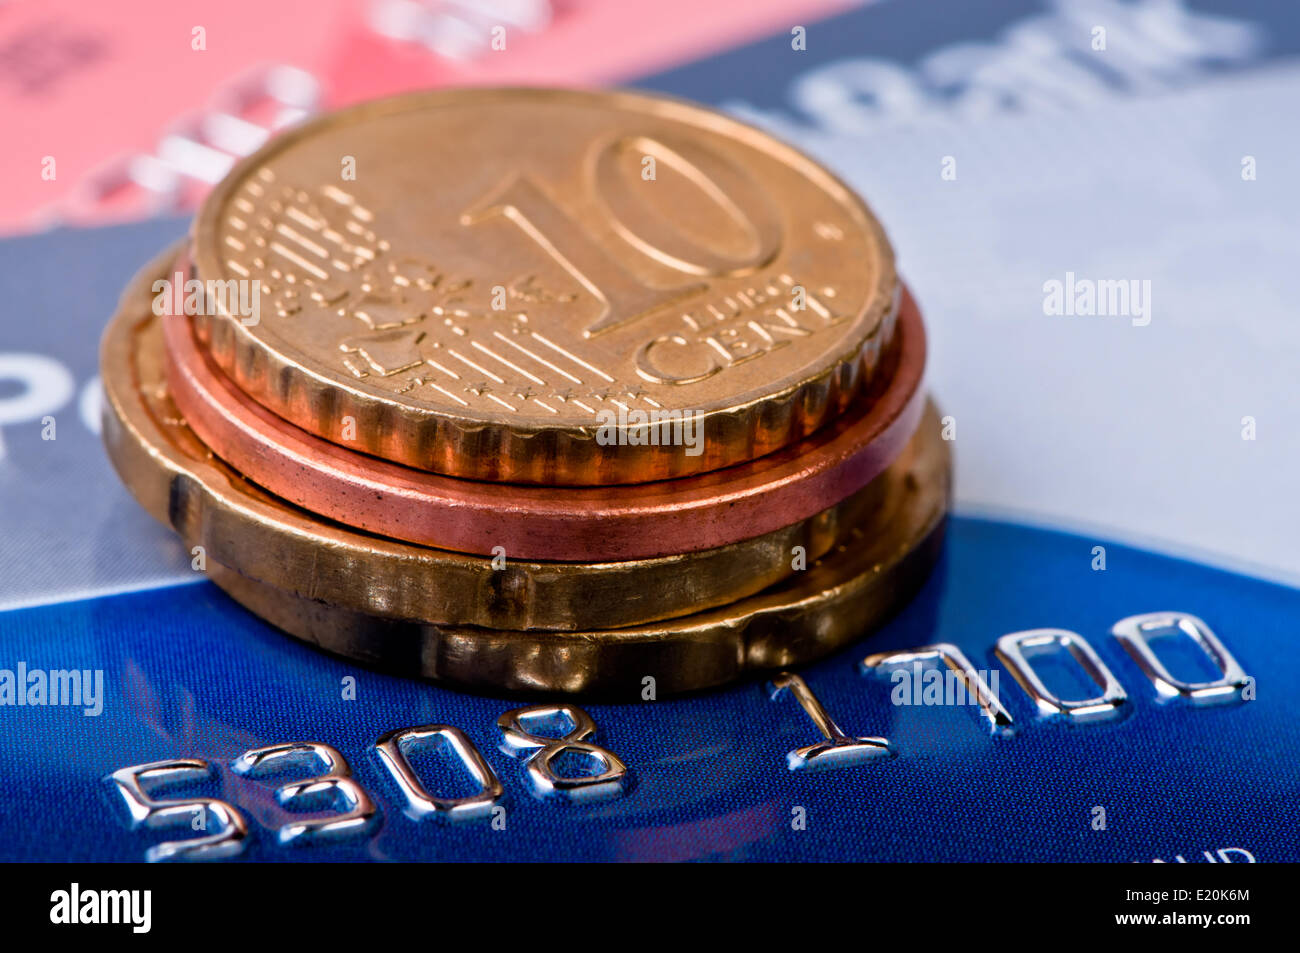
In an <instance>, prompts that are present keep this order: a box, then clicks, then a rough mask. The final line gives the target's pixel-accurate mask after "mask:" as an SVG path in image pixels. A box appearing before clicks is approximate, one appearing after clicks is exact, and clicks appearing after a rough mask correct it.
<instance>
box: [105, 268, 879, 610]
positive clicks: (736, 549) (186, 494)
mask: <svg viewBox="0 0 1300 953" xmlns="http://www.w3.org/2000/svg"><path fill="white" fill-rule="evenodd" d="M170 254H172V253H171V252H167V253H164V254H163V255H161V256H160V257H159V258H158V259H157V260H156V261H154V262H153V263H151V264H150V265H148V266H146V267H145V268H144V269H143V270H141V272H140V273H139V274H138V275H137V276H136V277H135V279H134V280H133V281H132V283H131V284H130V286H129V287H128V288H127V290H126V292H125V293H124V295H123V297H122V301H121V304H120V306H119V310H118V313H117V315H116V316H115V317H114V319H113V321H112V323H111V324H110V326H109V328H108V330H107V331H106V333H105V337H104V344H103V350H102V355H101V360H102V375H103V380H104V389H105V392H106V394H107V401H106V407H105V421H104V439H105V442H106V444H107V446H108V450H109V455H110V457H111V458H112V460H113V463H114V465H115V466H116V467H117V470H118V472H119V473H120V474H121V476H122V479H123V481H124V482H125V483H126V484H127V486H128V487H129V488H130V489H131V492H132V493H133V494H134V495H135V496H136V498H137V499H138V500H139V501H140V502H141V504H142V505H143V506H144V507H145V509H146V510H148V511H149V512H150V513H151V514H152V515H153V516H154V517H155V518H157V519H158V520H159V521H160V522H162V523H164V524H165V525H168V526H171V527H173V528H174V529H175V530H176V531H177V532H178V533H179V534H180V535H181V537H182V539H184V541H185V543H186V545H187V546H190V547H192V546H195V545H201V546H203V547H204V549H205V551H206V554H207V557H208V559H209V561H210V562H219V563H225V564H227V565H231V566H236V567H238V568H239V569H240V570H241V571H243V572H244V573H247V574H248V575H250V576H253V577H255V578H258V579H262V580H267V581H268V582H270V583H271V584H273V585H274V586H275V587H277V588H278V589H279V590H282V591H284V592H286V593H289V594H296V595H297V596H301V597H304V598H306V599H308V600H310V599H315V598H318V597H322V596H325V597H328V598H329V599H330V601H331V602H333V603H335V604H337V605H343V606H348V607H350V609H351V610H352V611H355V612H358V613H361V614H363V615H369V616H383V617H387V618H390V619H420V620H423V621H426V622H445V623H452V624H458V625H460V624H464V625H476V626H486V627H495V628H503V629H558V630H564V629H567V630H581V629H588V628H596V627H600V628H613V627H618V626H624V625H633V624H639V623H645V622H650V621H654V620H658V619H663V618H666V617H669V616H671V615H674V614H677V615H681V614H686V613H691V612H698V611H701V610H703V609H707V608H709V607H712V606H717V605H722V604H724V603H728V602H731V601H733V600H735V599H737V598H741V597H743V596H747V595H751V594H753V593H755V592H758V591H759V590H761V589H763V588H764V587H766V586H768V585H771V584H773V583H775V582H778V581H780V580H781V579H782V578H785V577H786V576H788V575H789V574H790V573H791V572H792V571H793V564H794V562H795V561H796V560H797V559H798V557H799V555H800V554H799V553H798V552H797V551H796V549H795V547H802V554H803V558H805V559H807V560H809V561H810V560H813V559H815V558H817V557H818V556H819V555H821V554H823V553H825V552H826V551H828V550H829V549H830V548H832V547H833V546H834V545H835V544H836V543H837V542H838V541H840V540H841V539H843V538H844V537H845V535H846V534H847V533H848V532H849V531H850V529H851V528H852V527H854V526H858V525H861V524H862V523H863V522H864V521H865V520H867V519H868V518H869V516H870V514H871V513H872V512H873V511H874V510H875V509H876V508H878V506H879V505H880V504H881V500H882V499H883V496H884V493H885V490H886V481H884V480H883V479H877V480H876V481H874V482H873V483H871V484H869V485H868V486H867V487H866V488H865V489H863V490H861V491H859V492H858V493H857V494H855V495H854V496H852V497H850V498H849V499H847V500H846V501H844V502H843V503H841V504H839V505H838V506H835V507H832V508H831V509H829V510H825V511H823V512H822V513H820V514H818V515H817V516H814V517H813V518H811V519H808V520H804V521H802V522H800V523H796V524H794V525H792V526H788V527H785V528H783V529H780V530H777V531H775V532H771V533H768V534H766V535H763V536H760V537H757V538H755V539H750V540H746V541H744V542H741V543H736V544H733V545H730V546H725V547H721V548H717V549H710V550H704V551H701V552H696V553H689V554H684V555H679V556H671V557H663V558H656V559H642V560H634V561H626V562H607V563H595V564H585V563H584V564H576V563H548V562H525V561H518V560H514V559H507V560H506V563H505V566H504V568H497V567H495V566H494V564H493V561H492V560H491V559H487V558H476V557H473V556H467V555H463V554H460V553H451V552H445V551H442V550H437V549H431V548H427V547H421V546H413V545H410V544H406V543H400V542H396V541H391V540H387V539H384V538H381V537H378V536H373V535H369V534H366V533H364V532H361V531H357V530H352V529H348V528H345V527H342V526H339V525H338V524H335V523H330V522H328V521H325V520H321V519H320V518H318V517H315V516H312V515H311V514H308V513H306V512H305V511H303V510H300V509H298V508H296V507H293V506H291V505H290V504H288V503H285V502H283V501H281V500H279V499H277V498H275V497H273V496H270V495H268V494H267V493H265V492H264V491H262V490H260V489H258V488H257V487H256V486H254V485H253V484H251V483H249V482H248V481H246V480H245V479H244V478H243V477H242V476H241V475H240V474H239V473H238V472H236V471H235V470H233V469H231V468H230V467H228V466H226V465H225V464H224V463H222V462H221V461H220V460H218V459H216V458H214V457H213V455H212V454H211V452H210V451H209V450H208V448H207V447H206V446H204V445H203V444H202V443H201V442H200V441H199V440H198V438H197V437H196V436H195V435H194V434H193V433H192V432H191V431H190V429H189V427H188V426H187V425H186V424H185V421H184V420H183V419H182V417H181V415H180V413H179V411H178V410H177V409H176V407H175V405H174V404H173V403H172V401H171V399H170V397H169V396H168V393H167V387H166V374H165V369H164V360H165V349H164V346H163V340H162V329H161V324H160V320H161V319H159V318H157V317H155V316H154V314H153V311H152V309H151V295H152V292H151V288H152V286H153V283H154V279H155V278H157V277H158V276H159V275H161V274H164V273H165V271H166V268H167V265H168V263H169V262H170V258H169V257H168V256H169V255H170Z"/></svg>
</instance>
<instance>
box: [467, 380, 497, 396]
mask: <svg viewBox="0 0 1300 953" xmlns="http://www.w3.org/2000/svg"><path fill="white" fill-rule="evenodd" d="M465 390H466V391H467V392H468V393H471V394H473V395H474V396H475V397H481V396H483V395H484V394H487V393H490V392H491V390H492V388H491V387H489V386H488V384H487V381H479V382H478V383H477V384H466V385H465Z"/></svg>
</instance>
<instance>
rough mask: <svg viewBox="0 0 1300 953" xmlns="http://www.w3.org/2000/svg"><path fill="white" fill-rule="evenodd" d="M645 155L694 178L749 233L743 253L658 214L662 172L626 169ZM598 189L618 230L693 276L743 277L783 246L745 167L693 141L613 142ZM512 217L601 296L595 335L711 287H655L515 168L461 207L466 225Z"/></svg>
mask: <svg viewBox="0 0 1300 953" xmlns="http://www.w3.org/2000/svg"><path fill="white" fill-rule="evenodd" d="M636 154H640V155H641V156H642V159H643V164H642V168H646V167H647V164H646V163H647V162H648V163H650V164H649V167H650V168H657V167H658V166H666V167H667V168H669V169H672V170H674V171H676V172H677V173H678V174H679V175H681V176H682V177H683V178H684V179H686V180H688V181H689V182H691V183H693V184H694V185H695V186H696V188H697V190H698V191H699V192H701V193H702V194H703V195H704V196H705V197H707V199H708V201H710V202H712V203H713V205H714V206H715V207H716V210H717V211H718V212H720V213H721V214H722V216H723V217H724V218H725V219H727V220H729V222H730V223H731V224H732V225H733V226H734V228H735V229H737V230H738V232H739V234H740V235H741V236H743V241H742V244H743V245H744V246H745V248H744V251H743V252H742V253H740V254H726V253H724V252H721V251H718V250H716V249H713V248H707V247H704V246H703V245H701V244H700V243H698V242H696V241H693V240H692V239H690V238H689V237H687V236H686V235H684V234H682V232H681V231H680V230H679V229H677V228H675V227H674V226H673V225H672V224H671V223H670V221H669V220H668V219H666V218H665V217H664V216H662V215H660V214H659V213H657V212H655V211H654V204H653V196H652V195H651V197H649V198H647V194H646V193H645V191H644V190H645V189H651V188H654V187H655V181H656V180H655V178H654V177H643V178H642V180H641V181H640V182H633V181H630V180H629V177H628V176H627V175H626V174H625V173H624V172H623V171H622V169H623V168H625V165H626V164H625V162H622V161H620V160H621V159H622V158H623V157H625V156H627V155H636ZM592 188H593V191H594V194H595V197H596V198H597V200H599V201H600V202H601V204H602V205H603V206H604V209H605V210H606V211H607V212H608V214H609V224H610V226H611V227H612V229H613V231H614V233H615V234H616V235H618V236H619V237H620V238H621V239H622V240H623V241H624V242H625V243H627V244H628V245H630V246H632V247H633V248H634V249H636V250H637V251H638V252H640V253H641V254H642V255H644V256H646V257H647V258H650V259H652V260H653V261H655V262H657V263H659V264H660V265H663V266H667V267H669V268H672V269H674V270H676V271H679V272H682V273H684V274H689V275H697V276H700V277H707V278H714V277H727V276H734V275H742V274H746V273H749V272H752V271H754V270H756V269H758V268H761V267H763V266H764V265H766V264H768V263H769V262H770V261H771V260H772V259H773V258H775V257H776V253H777V251H778V250H779V249H780V245H781V225H780V221H779V219H778V218H777V215H776V213H775V211H774V210H773V208H772V206H771V203H770V202H769V201H768V200H767V198H766V197H765V196H764V195H763V193H762V191H761V190H760V189H759V188H758V187H757V186H756V185H755V184H754V182H753V181H752V180H751V179H749V178H748V177H747V176H746V175H744V173H742V172H741V171H740V170H739V169H737V168H736V167H735V166H734V165H732V164H731V163H729V162H727V161H726V160H724V159H722V158H721V157H720V156H718V155H716V154H715V153H713V152H710V151H708V150H706V149H703V148H700V147H698V146H694V145H690V146H688V145H678V146H675V147H673V148H669V147H668V146H667V145H665V144H663V143H661V142H658V141H656V140H654V139H648V138H644V137H631V138H626V139H620V140H618V141H617V142H614V143H611V144H610V145H608V146H606V147H605V148H604V149H603V150H602V151H601V153H600V155H599V156H598V157H597V160H596V162H595V165H594V181H593V183H592ZM498 215H501V216H504V217H506V218H507V219H509V220H510V221H511V222H513V223H514V224H515V225H516V226H518V227H519V229H520V230H521V231H523V233H524V234H525V235H527V236H528V237H529V238H530V239H532V240H533V242H535V243H536V244H537V246H538V247H539V248H541V249H542V250H543V251H544V252H546V254H547V255H549V256H550V257H551V258H552V259H554V260H555V262H556V263H557V264H559V266H560V267H561V268H563V269H564V270H565V271H567V272H568V273H569V274H570V275H572V276H573V278H574V279H575V280H577V281H578V282H579V283H580V284H582V286H583V287H585V288H586V289H587V290H588V291H590V292H591V293H592V295H593V296H595V297H596V299H597V300H599V301H600V302H601V306H602V308H601V313H600V315H599V317H597V318H596V320H595V321H593V322H592V323H591V324H589V325H588V326H587V328H586V329H585V330H584V332H583V334H584V336H586V337H590V336H592V335H593V334H599V333H600V332H602V331H607V330H609V329H610V328H612V327H615V326H616V325H619V324H622V323H624V322H626V321H630V320H632V319H634V318H637V317H640V316H641V315H643V314H646V313H648V312H650V311H654V310H656V309H658V308H662V307H665V306H667V305H669V304H672V303H673V302H675V301H678V300H680V299H682V298H686V297H689V296H691V295H694V294H696V293H698V292H700V291H703V290H704V289H706V288H707V287H708V285H707V283H706V282H699V281H697V282H686V283H683V284H679V285H675V286H672V287H667V288H657V287H654V286H651V285H648V284H646V283H645V282H644V281H642V280H641V279H640V278H639V277H638V276H637V275H635V274H633V273H632V272H631V271H629V270H628V269H627V268H625V267H624V266H623V264H622V263H621V262H620V261H619V260H618V258H617V257H615V256H614V255H612V254H611V253H610V252H609V251H608V250H607V248H606V247H605V246H604V245H602V244H601V242H600V241H599V240H598V236H596V235H593V234H592V233H591V232H590V231H588V230H587V229H586V228H584V227H582V225H580V224H579V223H578V222H576V221H574V220H573V219H572V218H571V217H570V216H569V215H568V214H567V213H566V212H565V211H564V210H563V209H562V208H560V207H559V206H558V205H557V204H556V203H555V202H554V201H553V200H552V199H551V198H550V196H549V195H547V194H546V192H545V191H544V190H543V189H542V188H541V187H539V186H538V185H537V183H535V182H534V181H533V180H532V179H530V178H529V177H528V176H526V175H523V174H513V175H510V176H509V177H507V178H506V180H505V181H504V182H503V183H502V185H500V186H499V187H498V188H496V189H493V190H492V191H491V192H490V193H489V194H488V196H486V197H485V198H484V199H482V200H480V201H479V202H477V203H475V204H474V205H472V206H471V207H470V208H469V209H468V210H466V211H465V212H464V213H462V215H461V217H460V221H461V224H462V225H475V224H478V223H480V222H483V221H484V220H486V219H489V218H493V217H495V216H498Z"/></svg>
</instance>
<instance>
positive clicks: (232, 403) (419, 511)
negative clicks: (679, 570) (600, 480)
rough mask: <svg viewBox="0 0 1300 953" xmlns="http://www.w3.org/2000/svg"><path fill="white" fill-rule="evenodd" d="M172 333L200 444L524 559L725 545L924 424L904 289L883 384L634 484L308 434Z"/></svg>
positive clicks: (796, 508) (614, 556) (347, 517)
mask: <svg viewBox="0 0 1300 953" xmlns="http://www.w3.org/2000/svg"><path fill="white" fill-rule="evenodd" d="M178 270H179V271H181V272H183V271H184V268H183V267H182V268H179V269H178ZM163 329H164V336H165V338H166V341H167V348H168V354H169V362H168V383H169V386H170V389H171V394H172V398H173V399H174V400H175V401H176V404H177V406H178V407H179V408H180V410H181V412H182V414H183V415H184V417H185V419H186V421H187V422H188V424H189V426H190V427H192V428H193V430H194V432H195V433H196V434H198V436H199V439H200V440H202V441H203V442H204V443H205V444H206V445H207V446H208V447H210V448H211V449H212V450H213V451H214V452H215V453H216V454H217V455H218V456H220V457H221V458H222V459H223V460H225V461H226V462H227V463H229V464H230V465H231V466H232V467H234V468H235V469H236V470H238V471H239V472H241V473H242V474H244V475H245V476H246V477H247V478H248V479H250V480H252V481H253V482H254V483H257V484H259V485H260V486H263V487H265V488H266V489H267V490H269V491H271V492H272V493H274V494H275V495H277V496H279V497H282V498H283V499H285V500H288V501H289V502H291V503H294V504H296V505H298V506H301V507H303V508H304V509H307V510H310V511H312V512H314V513H319V514H320V515H322V516H326V517H328V518H330V519H332V520H336V521H338V522H340V523H344V524H347V525H349V526H354V527H357V528H359V529H364V530H366V531H368V532H372V533H377V534H380V535H383V536H389V537H393V538H395V539H403V540H407V541H409V542H414V543H419V544H421V545H426V546H434V547H437V548H440V549H450V550H456V551H459V552H466V553H478V554H490V553H493V552H504V553H505V554H506V555H507V557H510V558H519V559H544V560H567V561H602V560H627V559H646V558H652V557H657V556H666V555H671V554H674V553H682V552H695V551H699V550H704V549H713V548H716V547H719V546H726V545H729V544H731V543H735V542H738V541H740V540H742V539H746V538H749V537H752V536H757V535H762V534H764V533H768V532H771V531H773V530H776V529H779V528H780V527H782V526H787V525H789V524H790V523H792V522H797V521H799V520H804V519H807V518H808V517H811V516H813V515H814V514H816V513H818V512H820V511H822V510H825V509H827V508H828V507H831V506H834V505H835V504H837V503H839V502H840V501H841V500H843V499H845V498H846V497H848V496H849V495H851V494H853V493H855V492H857V491H858V490H860V489H862V487H864V486H866V485H867V484H868V483H869V482H870V481H871V480H872V479H873V478H874V477H876V476H877V475H878V474H879V473H880V472H881V471H882V470H884V468H885V467H886V466H887V465H888V464H889V462H890V461H891V460H893V459H894V457H896V456H897V455H898V453H899V452H900V451H901V449H902V447H903V445H904V444H905V443H906V442H907V440H908V439H909V438H910V437H911V435H912V432H913V431H914V430H915V429H916V422H917V420H918V419H919V417H920V413H921V407H922V403H923V397H922V392H921V389H920V382H921V376H922V370H923V367H924V364H925V333H924V329H923V328H922V325H921V319H920V315H919V313H918V311H917V308H916V304H915V302H914V301H913V300H912V298H911V296H910V295H907V294H905V295H904V298H903V304H902V307H901V309H900V316H899V330H898V347H897V354H896V355H891V357H893V361H892V363H891V368H890V370H891V373H890V374H889V375H888V383H887V384H883V383H882V384H881V385H880V386H879V387H878V388H877V390H876V392H874V393H872V394H870V395H868V396H869V398H870V399H865V398H864V399H863V400H861V401H859V402H858V403H856V404H855V405H854V408H853V409H851V410H850V411H847V412H846V413H845V414H843V415H841V416H840V417H838V418H837V419H836V420H835V421H833V422H831V423H830V424H828V425H827V426H826V427H825V428H823V429H822V430H820V431H818V432H817V433H816V434H814V435H813V436H811V437H808V438H806V439H805V440H803V441H801V442H799V443H797V444H795V445H793V446H791V447H787V448H786V449H784V450H781V451H778V452H776V453H774V454H770V455H768V456H766V457H763V458H761V459H759V460H756V461H753V462H751V463H747V464H742V465H739V466H735V467H730V468H727V469H725V470H721V471H717V472H715V473H708V474H703V475H700V476H695V477H684V478H680V479H677V480H667V481H660V482H658V483H651V484H641V485H638V486H634V487H559V488H550V487H533V486H516V485H506V484H499V483H486V482H479V481H468V480H462V479H458V478H455V477H446V476H440V475H437V474H432V473H428V472H425V471H420V470H415V469H413V468H410V467H403V466H400V465H398V464H393V463H389V462H386V461H383V460H378V459H376V458H374V457H370V456H367V455H365V454H362V453H359V452H357V451H354V450H348V449H347V448H345V447H342V446H339V445H337V444H334V443H331V442H329V441H325V440H322V439H320V438H319V437H315V436H312V435H311V434H309V433H307V432H306V431H304V430H301V429H300V428H298V427H295V426H294V425H292V424H290V423H287V422H286V421H283V420H281V419H280V418H278V417H276V416H275V415H274V414H272V413H271V412H270V411H268V410H266V409H265V408H264V407H262V406H261V405H260V404H258V403H257V402H256V401H254V400H252V399H251V398H249V397H248V396H247V395H245V394H244V393H243V392H242V391H240V390H239V388H238V387H236V386H235V385H234V383H232V382H231V381H230V380H229V379H228V378H227V377H225V375H223V374H222V373H221V372H220V370H219V369H218V368H217V367H216V365H215V363H214V362H213V361H212V359H211V358H210V356H209V355H208V354H207V353H206V352H205V351H204V350H203V349H202V348H201V347H199V346H198V344H197V342H196V341H195V339H194V336H193V334H192V333H191V324H190V321H189V320H188V319H187V317H186V316H185V315H183V314H170V315H167V316H165V317H164V318H163Z"/></svg>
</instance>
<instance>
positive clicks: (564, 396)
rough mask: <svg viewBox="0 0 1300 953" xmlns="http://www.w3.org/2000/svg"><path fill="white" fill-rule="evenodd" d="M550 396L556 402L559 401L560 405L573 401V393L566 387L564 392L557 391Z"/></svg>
mask: <svg viewBox="0 0 1300 953" xmlns="http://www.w3.org/2000/svg"><path fill="white" fill-rule="evenodd" d="M551 396H552V397H554V398H555V399H556V400H558V401H560V402H561V403H566V402H567V401H570V400H573V391H572V390H571V389H569V388H568V387H566V388H564V390H562V391H557V392H556V393H554V394H552V395H551Z"/></svg>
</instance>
